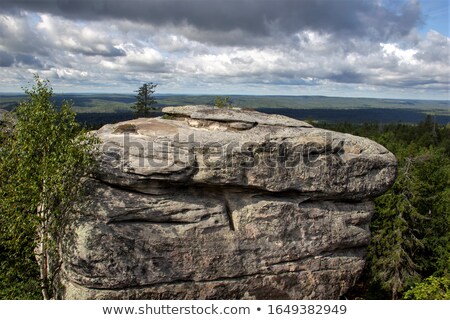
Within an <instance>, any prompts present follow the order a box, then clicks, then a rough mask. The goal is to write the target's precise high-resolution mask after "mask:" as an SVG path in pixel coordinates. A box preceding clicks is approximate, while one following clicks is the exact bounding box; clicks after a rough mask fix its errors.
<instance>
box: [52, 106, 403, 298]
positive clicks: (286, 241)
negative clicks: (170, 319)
mask: <svg viewBox="0 0 450 320" xmlns="http://www.w3.org/2000/svg"><path fill="white" fill-rule="evenodd" d="M163 112H164V113H165V115H164V116H163V117H159V118H150V119H149V118H145V119H136V120H131V121H126V122H121V123H117V124H113V125H106V126H104V127H102V128H101V129H100V130H98V131H97V132H96V134H97V136H98V137H99V138H100V140H101V145H100V146H99V148H100V158H99V167H98V170H97V172H96V174H95V177H93V178H92V179H90V180H89V182H88V188H89V192H88V199H87V200H86V203H85V205H82V206H81V205H80V208H81V209H80V210H79V211H80V212H79V214H78V217H77V220H76V222H74V223H73V228H74V229H75V237H74V236H73V235H72V236H70V235H68V239H69V238H70V239H71V240H67V241H66V242H65V243H63V244H62V248H63V249H62V250H63V255H62V256H63V257H64V261H63V265H62V272H61V280H60V285H61V290H60V292H59V298H62V299H337V298H339V297H341V296H343V295H344V294H345V293H346V292H347V290H348V289H349V288H350V287H351V286H352V285H353V284H354V283H355V281H356V280H357V278H358V276H359V275H360V273H361V271H362V268H363V266H364V262H365V253H366V248H367V245H368V244H369V240H370V231H369V227H368V225H369V222H370V219H371V215H372V212H373V202H372V199H373V198H374V197H376V196H378V195H381V194H383V193H384V192H385V191H386V190H387V189H388V188H389V187H390V186H391V184H392V183H393V181H394V179H395V175H396V167H397V162H396V159H395V157H394V156H393V155H392V153H390V152H389V151H388V150H386V149H385V148H384V147H382V146H381V145H379V144H377V143H375V142H373V141H371V140H368V139H365V138H361V137H356V136H352V135H349V134H342V133H338V132H333V131H328V130H323V129H318V128H314V127H313V126H311V125H310V124H308V123H306V122H303V121H299V120H295V119H291V118H288V117H284V116H280V115H267V114H264V113H259V112H255V111H249V110H242V109H218V108H212V107H208V106H184V107H167V108H164V109H163Z"/></svg>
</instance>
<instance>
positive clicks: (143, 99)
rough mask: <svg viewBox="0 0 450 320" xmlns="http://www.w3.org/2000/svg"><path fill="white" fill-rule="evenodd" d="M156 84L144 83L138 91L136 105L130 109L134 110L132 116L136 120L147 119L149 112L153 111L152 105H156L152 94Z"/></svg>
mask: <svg viewBox="0 0 450 320" xmlns="http://www.w3.org/2000/svg"><path fill="white" fill-rule="evenodd" d="M156 86H157V84H154V83H152V82H150V83H144V84H143V85H142V86H141V87H140V88H139V90H138V91H136V92H137V93H138V94H137V96H136V100H137V101H136V103H135V104H134V105H133V106H132V107H131V108H132V109H133V110H134V114H135V115H136V117H137V118H139V117H144V118H145V117H148V116H149V115H150V110H153V105H155V104H156V100H155V97H154V96H153V94H154V93H155V88H156Z"/></svg>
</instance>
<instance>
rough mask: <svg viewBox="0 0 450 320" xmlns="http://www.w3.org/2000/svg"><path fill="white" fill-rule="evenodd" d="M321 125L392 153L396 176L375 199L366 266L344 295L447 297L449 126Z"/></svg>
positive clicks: (425, 123)
mask: <svg viewBox="0 0 450 320" xmlns="http://www.w3.org/2000/svg"><path fill="white" fill-rule="evenodd" d="M321 126H322V127H324V128H327V129H331V130H335V131H341V132H346V133H351V134H354V135H358V136H363V137H367V138H370V139H372V140H374V141H377V142H378V143H380V144H382V145H383V146H385V147H386V148H387V149H388V150H390V151H391V152H393V153H394V154H395V155H396V157H397V160H398V174H397V179H396V181H395V183H394V185H393V186H392V187H391V189H390V190H389V191H388V192H387V193H385V194H384V195H382V196H380V197H378V198H377V199H376V201H375V203H376V210H375V214H374V217H373V218H372V222H371V227H370V228H371V232H372V241H371V244H370V246H369V250H368V260H367V265H366V268H365V271H364V274H363V275H362V277H361V279H360V281H359V283H358V284H357V286H356V287H355V288H354V289H353V291H352V292H350V294H349V298H352V297H353V298H356V297H359V298H365V299H450V273H449V271H450V270H449V267H450V124H447V125H437V124H436V123H434V122H433V120H432V117H431V116H427V117H426V118H425V119H424V121H422V122H420V123H419V124H417V125H407V124H389V125H380V124H370V123H365V124H361V125H354V124H348V123H340V124H332V125H330V124H328V125H327V124H323V125H321Z"/></svg>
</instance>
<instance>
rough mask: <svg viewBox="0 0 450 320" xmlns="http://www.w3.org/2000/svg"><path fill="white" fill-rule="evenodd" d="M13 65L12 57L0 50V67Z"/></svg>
mask: <svg viewBox="0 0 450 320" xmlns="http://www.w3.org/2000/svg"><path fill="white" fill-rule="evenodd" d="M13 63H14V57H13V56H12V55H11V54H9V53H8V52H5V51H1V50H0V67H3V68H4V67H10V66H12V65H13Z"/></svg>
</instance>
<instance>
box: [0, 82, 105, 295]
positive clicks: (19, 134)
mask: <svg viewBox="0 0 450 320" xmlns="http://www.w3.org/2000/svg"><path fill="white" fill-rule="evenodd" d="M25 92H26V94H27V95H28V98H29V100H27V101H25V102H23V103H21V104H20V105H19V106H18V107H17V109H16V110H15V111H14V114H15V116H16V118H17V119H16V123H15V125H14V128H13V129H12V130H10V131H9V132H6V131H2V133H1V135H2V137H1V139H0V140H1V141H2V145H1V147H0V247H1V257H2V262H1V266H0V267H1V270H2V275H1V277H2V279H1V282H2V286H7V285H8V283H9V284H10V285H9V287H8V288H9V289H7V290H6V289H5V288H2V287H0V293H1V294H2V295H6V298H8V295H9V294H12V295H14V291H15V290H14V288H17V286H15V285H14V283H19V284H20V285H19V286H22V287H23V286H25V287H27V286H31V287H33V286H34V287H35V286H36V284H37V283H39V287H40V290H41V293H42V296H43V298H44V299H48V298H51V296H52V280H53V277H54V276H55V273H56V272H57V270H58V266H59V261H58V250H57V248H56V244H57V243H58V242H59V240H60V237H61V236H62V233H63V231H64V228H65V222H66V221H67V219H70V216H71V213H72V209H73V206H74V201H76V200H77V199H78V197H79V196H80V195H81V192H82V190H83V188H82V187H83V177H84V176H85V175H86V174H87V173H88V172H89V170H90V169H91V168H92V166H93V164H94V154H93V151H94V148H95V143H96V138H95V137H93V136H91V135H89V134H88V133H87V132H86V131H84V130H83V129H82V128H81V127H80V126H79V124H77V122H76V121H75V113H74V112H73V111H72V109H71V105H70V103H68V102H64V103H63V104H62V106H60V107H57V106H56V105H54V103H53V102H52V94H53V91H52V89H51V87H50V84H49V82H48V81H46V80H41V79H40V78H39V77H38V76H35V83H34V85H33V86H32V88H31V89H26V90H25ZM34 259H36V260H34ZM36 262H37V264H36ZM27 276H28V280H27V281H25V280H26V279H22V278H24V277H25V278H26V277H27ZM35 276H38V281H36V280H37V279H35V278H33V277H35ZM20 279H22V280H24V282H25V285H23V283H24V282H21V281H20ZM11 288H12V289H11ZM3 289H5V290H3ZM28 289H30V288H28ZM30 291H31V292H36V291H33V290H30ZM30 297H31V298H33V297H34V298H35V297H36V294H35V293H34V294H33V293H31V295H30Z"/></svg>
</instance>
